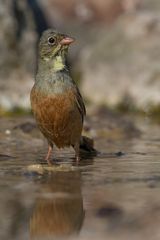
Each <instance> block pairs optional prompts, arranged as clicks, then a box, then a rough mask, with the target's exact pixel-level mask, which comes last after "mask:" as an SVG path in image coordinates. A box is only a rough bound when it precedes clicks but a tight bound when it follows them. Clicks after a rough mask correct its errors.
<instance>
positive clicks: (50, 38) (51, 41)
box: [48, 37, 55, 45]
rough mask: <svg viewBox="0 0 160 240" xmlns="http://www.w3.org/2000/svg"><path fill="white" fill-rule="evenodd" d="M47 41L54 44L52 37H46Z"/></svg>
mask: <svg viewBox="0 0 160 240" xmlns="http://www.w3.org/2000/svg"><path fill="white" fill-rule="evenodd" d="M48 43H49V44H50V45H54V43H55V39H54V38H53V37H49V38H48Z"/></svg>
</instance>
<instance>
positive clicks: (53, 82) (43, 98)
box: [30, 29, 93, 165]
mask: <svg viewBox="0 0 160 240" xmlns="http://www.w3.org/2000/svg"><path fill="white" fill-rule="evenodd" d="M74 41H75V39H74V38H72V37H69V36H68V35H66V34H63V33H59V32H58V31H57V30H54V29H47V30H45V31H44V32H43V33H42V36H41V38H40V40H39V50H38V66H37V73H36V76H35V83H34V85H33V87H32V90H31V93H30V101H31V108H32V112H33V114H34V117H35V120H36V122H37V126H38V128H39V129H40V131H41V132H42V134H43V135H44V137H45V138H46V139H47V141H48V152H47V155H46V157H45V160H46V161H47V162H48V164H49V165H51V164H52V162H51V160H50V155H51V152H52V149H53V146H54V145H55V146H56V147H58V148H64V147H70V146H72V147H73V148H74V150H75V159H76V161H77V162H79V160H80V155H79V153H80V145H82V146H83V145H84V141H83V139H84V140H85V146H83V148H84V149H93V148H92V143H91V142H92V141H90V140H89V138H87V137H84V138H83V137H82V136H81V134H82V128H83V122H84V116H85V115H86V108H85V104H84V101H83V98H82V96H81V93H80V91H79V89H78V87H77V85H76V83H75V81H74V80H73V79H72V77H71V75H70V71H69V68H68V66H67V53H68V49H69V46H70V44H71V43H73V42H74ZM88 140H89V141H88ZM86 142H87V144H86ZM88 143H89V144H88Z"/></svg>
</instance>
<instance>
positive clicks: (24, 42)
mask: <svg viewBox="0 0 160 240" xmlns="http://www.w3.org/2000/svg"><path fill="white" fill-rule="evenodd" d="M0 20H1V29H0V52H1V58H0V109H6V110H11V109H13V108H17V107H19V108H28V107H29V105H30V103H29V92H30V89H31V86H32V84H33V73H34V70H35V57H36V42H37V33H36V29H35V22H34V18H33V14H32V11H31V9H30V7H29V5H28V3H27V0H23V1H20V0H14V1H10V0H6V1H2V2H1V10H0Z"/></svg>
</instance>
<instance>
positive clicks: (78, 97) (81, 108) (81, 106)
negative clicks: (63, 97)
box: [75, 86, 86, 122]
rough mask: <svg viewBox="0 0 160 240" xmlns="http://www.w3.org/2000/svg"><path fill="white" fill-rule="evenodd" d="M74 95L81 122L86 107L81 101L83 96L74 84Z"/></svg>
mask: <svg viewBox="0 0 160 240" xmlns="http://www.w3.org/2000/svg"><path fill="white" fill-rule="evenodd" d="M75 97H76V103H77V107H78V110H79V112H80V114H81V116H82V122H83V119H84V116H85V115H86V108H85V105H84V102H83V98H82V96H81V94H80V92H79V89H78V87H77V86H75Z"/></svg>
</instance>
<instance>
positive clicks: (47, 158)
mask: <svg viewBox="0 0 160 240" xmlns="http://www.w3.org/2000/svg"><path fill="white" fill-rule="evenodd" d="M51 152H52V147H51V146H50V145H49V146H48V152H47V155H46V157H45V160H46V161H47V163H48V165H52V163H51V160H50V159H49V157H50V155H51Z"/></svg>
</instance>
